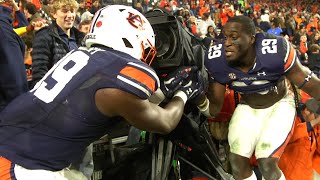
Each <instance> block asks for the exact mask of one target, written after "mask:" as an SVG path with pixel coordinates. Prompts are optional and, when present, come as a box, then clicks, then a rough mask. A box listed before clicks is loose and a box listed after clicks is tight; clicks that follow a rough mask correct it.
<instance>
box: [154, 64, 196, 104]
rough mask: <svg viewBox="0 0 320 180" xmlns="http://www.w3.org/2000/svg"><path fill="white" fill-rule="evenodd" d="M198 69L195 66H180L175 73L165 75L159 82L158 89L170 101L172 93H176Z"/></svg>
mask: <svg viewBox="0 0 320 180" xmlns="http://www.w3.org/2000/svg"><path fill="white" fill-rule="evenodd" d="M197 69H198V68H197V67H196V66H182V67H179V68H178V69H176V70H175V71H173V72H171V73H169V74H167V75H166V76H165V77H164V79H163V80H162V81H161V85H160V88H161V90H162V92H163V93H164V95H165V96H166V98H169V99H171V98H172V96H173V95H174V92H175V91H177V89H179V88H180V87H181V85H182V84H183V83H184V81H187V80H188V78H189V77H190V75H191V74H192V73H194V72H195V71H196V70H197Z"/></svg>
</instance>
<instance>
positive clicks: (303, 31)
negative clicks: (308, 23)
mask: <svg viewBox="0 0 320 180" xmlns="http://www.w3.org/2000/svg"><path fill="white" fill-rule="evenodd" d="M301 35H306V36H307V39H309V36H308V34H307V30H306V27H305V26H304V25H301V26H300V28H299V29H298V30H296V32H295V33H294V37H293V40H292V43H293V44H294V45H296V46H299V45H300V40H301V38H300V36H301Z"/></svg>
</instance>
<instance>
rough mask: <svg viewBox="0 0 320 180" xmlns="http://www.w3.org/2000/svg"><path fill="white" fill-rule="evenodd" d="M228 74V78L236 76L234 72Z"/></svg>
mask: <svg viewBox="0 0 320 180" xmlns="http://www.w3.org/2000/svg"><path fill="white" fill-rule="evenodd" d="M228 76H229V78H230V79H236V78H237V76H236V74H235V73H229V75H228Z"/></svg>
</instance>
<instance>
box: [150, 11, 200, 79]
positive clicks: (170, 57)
mask: <svg viewBox="0 0 320 180" xmlns="http://www.w3.org/2000/svg"><path fill="white" fill-rule="evenodd" d="M144 15H145V17H146V18H147V19H148V21H149V22H150V24H151V26H152V28H153V30H154V33H155V36H156V37H155V39H156V43H155V44H156V45H155V46H156V49H157V56H156V58H155V59H154V60H153V62H152V64H151V66H152V68H154V69H155V71H156V72H157V74H158V75H159V74H164V73H168V72H171V71H173V70H174V69H176V68H177V67H179V66H198V67H199V69H204V50H205V46H204V45H203V43H202V41H201V39H199V38H197V37H195V36H193V34H191V33H190V32H188V31H187V30H186V29H185V27H183V26H182V24H181V23H180V22H179V21H178V20H177V19H176V17H175V16H174V15H172V14H171V12H168V11H166V10H164V9H154V10H151V11H148V12H146V13H145V14H144ZM203 75H204V76H206V73H204V74H203Z"/></svg>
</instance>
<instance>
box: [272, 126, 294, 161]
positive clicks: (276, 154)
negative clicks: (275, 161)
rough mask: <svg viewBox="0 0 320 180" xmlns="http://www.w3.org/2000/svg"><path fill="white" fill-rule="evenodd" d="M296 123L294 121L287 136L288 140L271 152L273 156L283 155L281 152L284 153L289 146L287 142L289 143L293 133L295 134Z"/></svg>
mask: <svg viewBox="0 0 320 180" xmlns="http://www.w3.org/2000/svg"><path fill="white" fill-rule="evenodd" d="M294 125H295V123H294V122H293V123H292V127H291V130H290V132H289V134H288V136H287V138H286V140H285V141H284V142H283V143H282V145H281V146H280V147H278V149H277V150H276V151H274V152H273V153H272V154H271V157H273V158H279V157H280V156H281V154H282V153H283V151H284V149H285V147H286V146H287V144H288V143H289V141H290V139H291V137H292V135H293V130H294Z"/></svg>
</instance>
